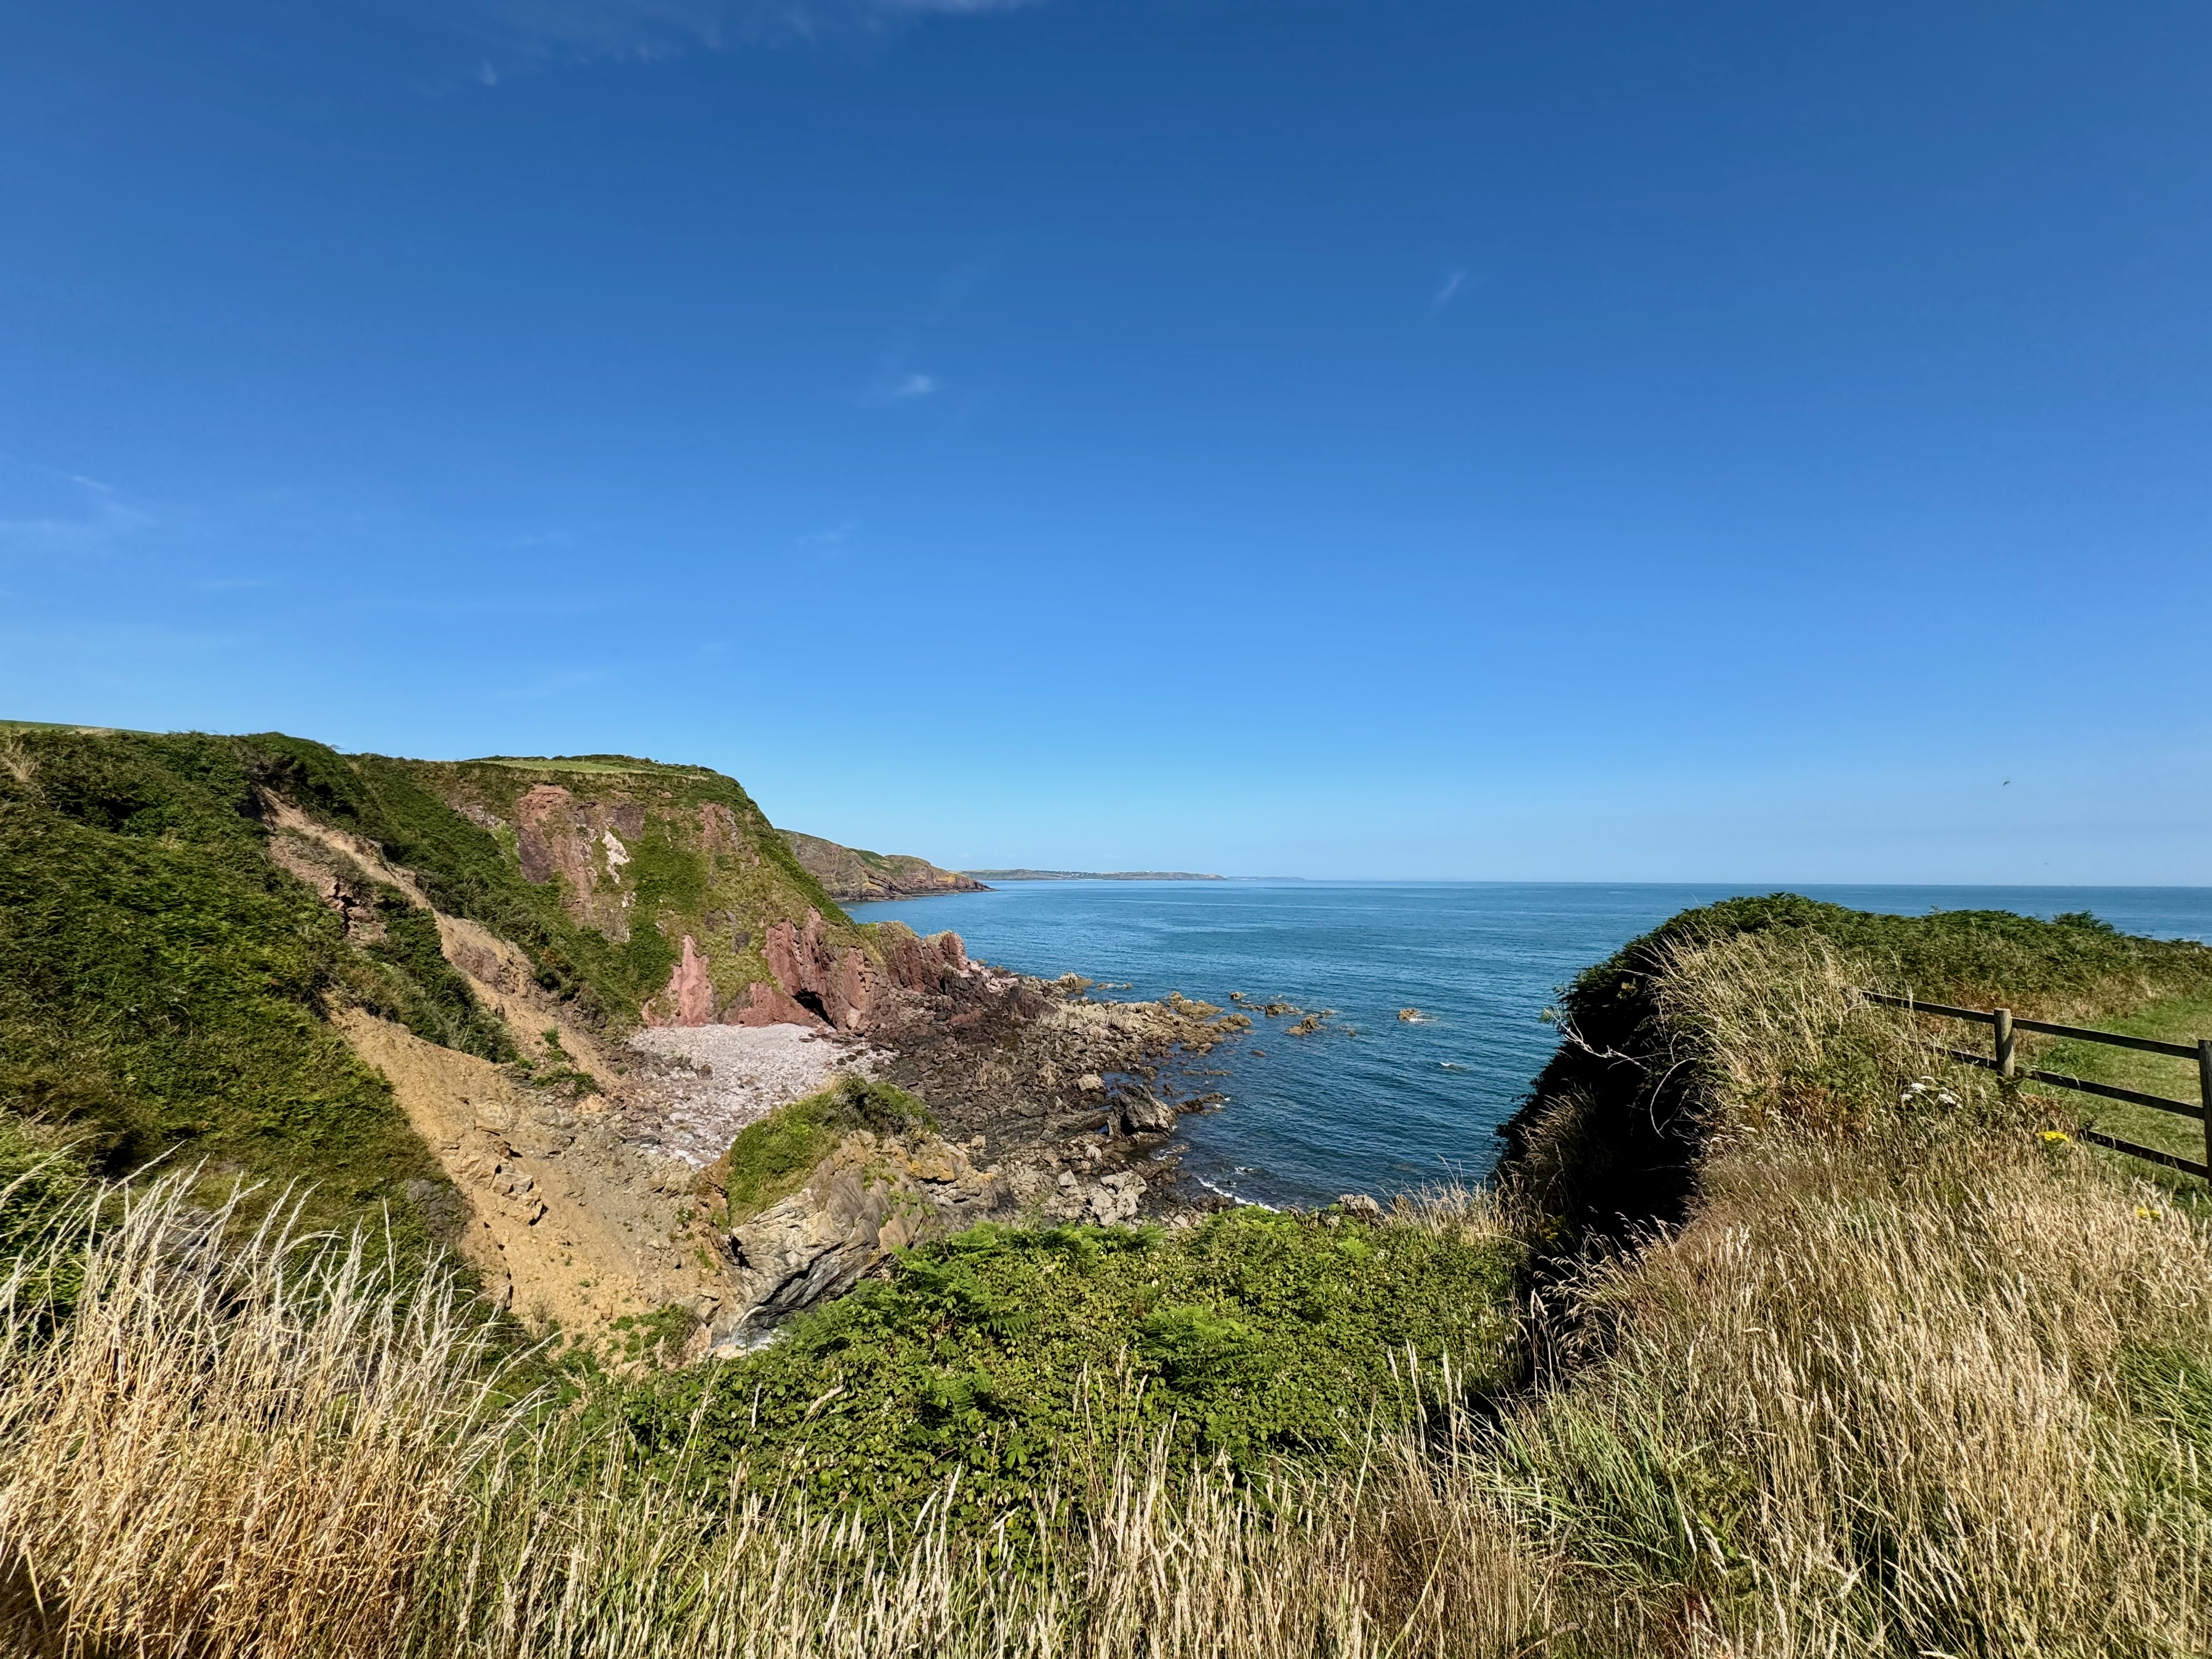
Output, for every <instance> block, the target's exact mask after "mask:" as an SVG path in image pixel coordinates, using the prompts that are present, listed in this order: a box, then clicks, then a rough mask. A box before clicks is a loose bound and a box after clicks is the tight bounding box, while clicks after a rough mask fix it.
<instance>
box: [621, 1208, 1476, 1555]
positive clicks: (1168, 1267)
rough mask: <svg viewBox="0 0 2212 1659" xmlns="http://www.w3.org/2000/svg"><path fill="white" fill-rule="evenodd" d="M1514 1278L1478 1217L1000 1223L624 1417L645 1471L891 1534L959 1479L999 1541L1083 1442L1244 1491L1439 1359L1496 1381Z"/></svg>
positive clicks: (1310, 1451) (637, 1397)
mask: <svg viewBox="0 0 2212 1659" xmlns="http://www.w3.org/2000/svg"><path fill="white" fill-rule="evenodd" d="M1516 1259H1517V1252H1516V1249H1514V1248H1513V1247H1512V1246H1511V1245H1510V1243H1509V1242H1508V1241H1507V1240H1506V1239H1505V1238H1504V1237H1503V1235H1502V1234H1501V1233H1500V1232H1499V1231H1498V1228H1497V1227H1496V1225H1495V1224H1494V1223H1492V1222H1491V1221H1490V1220H1489V1219H1488V1218H1487V1216H1486V1212H1485V1211H1484V1210H1482V1209H1481V1208H1480V1206H1476V1205H1474V1203H1473V1201H1472V1200H1468V1199H1465V1198H1463V1197H1462V1198H1461V1199H1459V1200H1453V1201H1442V1200H1440V1201H1438V1202H1437V1203H1435V1204H1433V1205H1431V1206H1426V1207H1419V1208H1409V1209H1407V1210H1406V1211H1405V1212H1403V1213H1401V1215H1400V1216H1399V1217H1397V1218H1395V1219H1393V1220H1391V1221H1389V1222H1386V1223H1385V1224H1383V1225H1376V1226H1369V1225H1364V1224H1361V1223H1358V1222H1354V1221H1350V1220H1345V1219H1341V1218H1337V1217H1334V1216H1332V1217H1328V1218H1319V1219H1317V1218H1311V1217H1297V1216H1288V1215H1274V1214H1271V1213H1269V1212H1265V1211H1260V1210H1240V1211H1234V1212H1228V1213H1225V1214H1223V1215H1219V1216H1217V1217H1214V1218H1212V1219H1211V1220H1209V1221H1207V1222H1206V1223H1204V1224H1203V1225H1200V1226H1197V1227H1194V1228H1191V1229H1188V1230H1185V1231H1163V1230H1161V1229H1158V1228H1131V1227H1091V1226H1067V1227H1055V1228H1048V1229H1021V1228H1008V1227H1000V1226H995V1225H986V1226H981V1227H978V1228H975V1229H973V1230H971V1231H968V1232H965V1233H962V1234H959V1235H957V1236H956V1237H952V1238H951V1239H947V1240H945V1241H943V1242H942V1243H934V1244H928V1245H924V1246H921V1247H919V1248H917V1249H913V1250H910V1251H908V1252H906V1253H905V1254H904V1255H902V1257H901V1258H900V1260H899V1261H898V1264H897V1266H896V1268H895V1269H894V1271H893V1272H892V1273H891V1274H890V1277H888V1278H887V1279H882V1280H879V1281H876V1282H873V1283H870V1284H866V1285H862V1286H860V1289H858V1290H857V1291H854V1293H853V1294H851V1295H849V1296H847V1297H843V1298H842V1299H841V1300H839V1301H837V1302H836V1303H833V1304H829V1305H828V1306H827V1307H824V1308H823V1309H820V1310H817V1311H815V1312H812V1313H810V1314H807V1315H805V1316H801V1317H800V1318H799V1319H797V1320H794V1321H793V1322H792V1323H791V1324H790V1325H789V1326H788V1327H787V1328H786V1329H785V1331H784V1332H783V1334H781V1336H780V1337H779V1338H778V1340H776V1341H775V1343H774V1344H773V1345H772V1346H769V1347H768V1348H766V1349H764V1350H763V1351H761V1352H757V1353H755V1354H753V1355H751V1356H750V1357H748V1358H744V1359H740V1360H736V1361H732V1362H729V1363H726V1364H708V1365H702V1366H698V1367H694V1368H692V1369H690V1370H685V1371H682V1372H679V1373H677V1374H675V1375H674V1376H669V1377H665V1378H662V1379H659V1380H656V1381H655V1382H653V1383H650V1384H648V1385H647V1386H646V1387H644V1388H641V1389H639V1390H637V1391H636V1392H635V1394H634V1395H632V1396H631V1397H630V1398H629V1400H627V1401H625V1402H624V1403H623V1407H622V1415H623V1420H624V1421H625V1422H626V1423H627V1425H629V1430H630V1431H631V1433H632V1434H633V1435H634V1436H635V1439H636V1443H637V1445H638V1446H639V1448H640V1449H641V1453H642V1454H643V1455H646V1456H647V1457H648V1458H651V1459H655V1460H659V1461H660V1462H668V1461H670V1460H673V1459H676V1458H678V1457H681V1458H683V1459H684V1460H687V1461H688V1462H689V1463H690V1466H691V1467H692V1468H694V1469H695V1470H696V1471H698V1472H700V1473H701V1474H702V1476H704V1477H706V1478H710V1479H712V1480H726V1479H728V1478H731V1477H732V1475H733V1474H735V1475H736V1476H737V1478H739V1479H740V1480H743V1481H744V1482H747V1483H749V1484H750V1486H753V1487H754V1488H755V1489H757V1490H759V1491H763V1492H775V1491H784V1490H803V1491H805V1492H809V1493H811V1495H812V1496H813V1498H814V1499H815V1500H816V1501H817V1502H818V1503H821V1504H824V1505H830V1506H834V1505H836V1504H858V1505H860V1507H862V1508H863V1509H865V1510H867V1511H868V1512H870V1513H874V1514H892V1513H898V1512H903V1511H906V1510H910V1509H911V1507H912V1505H913V1504H915V1503H916V1502H918V1501H920V1499H921V1498H922V1497H923V1496H925V1495H927V1493H928V1492H931V1491H933V1490H934V1489H935V1487H937V1486H939V1485H940V1484H942V1483H943V1482H944V1481H945V1479H946V1477H947V1476H948V1475H949V1474H951V1472H952V1471H954V1470H956V1469H957V1470H958V1471H959V1472H960V1474H961V1485H960V1488H959V1493H958V1497H957V1504H956V1507H957V1510H958V1512H959V1513H960V1514H962V1515H963V1516H968V1517H969V1518H970V1519H971V1520H994V1521H995V1520H999V1519H1002V1518H1004V1517H1005V1516H1008V1515H1010V1514H1016V1513H1018V1512H1019V1511H1021V1510H1025V1509H1026V1508H1027V1507H1028V1506H1029V1501H1030V1492H1031V1491H1032V1489H1033V1487H1034V1486H1035V1484H1036V1481H1037V1480H1038V1479H1039V1478H1040V1477H1041V1475H1042V1474H1045V1473H1047V1472H1048V1471H1050V1470H1051V1469H1052V1468H1053V1467H1054V1462H1055V1460H1056V1459H1057V1458H1058V1457H1060V1455H1062V1454H1063V1453H1064V1452H1065V1451H1066V1449H1068V1448H1070V1447H1073V1446H1078V1445H1084V1444H1090V1445H1092V1446H1094V1447H1095V1446H1097V1445H1101V1444H1103V1445H1106V1446H1109V1447H1110V1446H1111V1445H1113V1444H1115V1443H1121V1442H1127V1441H1133V1442H1138V1443H1142V1442H1146V1441H1148V1440H1150V1439H1151V1438H1152V1437H1154V1436H1159V1437H1164V1438H1163V1440H1162V1443H1163V1444H1164V1446H1165V1447H1166V1448H1167V1449H1168V1450H1169V1452H1170V1454H1171V1455H1173V1456H1175V1457H1176V1458H1178V1459H1181V1458H1195V1459H1199V1460H1201V1461H1203V1460H1211V1459H1214V1458H1217V1457H1218V1458H1220V1459H1223V1460H1225V1464H1226V1466H1227V1467H1228V1468H1231V1469H1234V1470H1237V1471H1241V1472H1243V1473H1245V1474H1252V1473H1254V1472H1256V1471H1259V1470H1261V1469H1264V1468H1267V1467H1269V1466H1270V1464H1271V1462H1272V1461H1273V1460H1274V1459H1276V1458H1278V1457H1280V1456H1284V1455H1296V1456H1299V1457H1302V1458H1309V1459H1314V1458H1317V1459H1320V1460H1322V1461H1334V1460H1340V1459H1342V1458H1344V1457H1346V1456H1348V1455H1352V1453H1353V1451H1354V1450H1355V1449H1357V1448H1358V1447H1359V1446H1361V1445H1363V1444H1364V1443H1365V1442H1366V1440H1367V1438H1368V1437H1369V1436H1370V1434H1371V1433H1372V1432H1373V1431H1376V1430H1377V1429H1400V1428H1403V1427H1406V1426H1407V1425H1410V1424H1412V1423H1413V1422H1415V1421H1417V1420H1418V1419H1419V1416H1420V1414H1421V1413H1422V1411H1423V1410H1424V1409H1425V1407H1429V1406H1432V1405H1435V1404H1437V1403H1438V1402H1437V1399H1436V1396H1435V1395H1434V1392H1433V1386H1432V1385H1433V1381H1434V1379H1435V1378H1437V1377H1438V1376H1441V1375H1442V1374H1443V1370H1444V1369H1445V1368H1446V1367H1447V1366H1448V1365H1449V1366H1451V1367H1455V1368H1456V1374H1457V1375H1458V1376H1460V1377H1461V1380H1462V1383H1487V1384H1492V1385H1494V1384H1496V1383H1498V1382H1500V1381H1502V1379H1503V1371H1504V1367H1505V1366H1506V1365H1507V1364H1509V1363H1510V1362H1509V1359H1508V1353H1509V1350H1510V1340H1509V1339H1510V1321H1509V1319H1508V1318H1507V1316H1506V1315H1505V1313H1504V1308H1505V1306H1506V1304H1507V1303H1508V1301H1509V1299H1510V1297H1509V1291H1510V1285H1511V1284H1512V1280H1513V1273H1514V1264H1515V1262H1516ZM1425 1380H1427V1382H1428V1383H1430V1384H1431V1388H1430V1391H1429V1392H1424V1382H1425Z"/></svg>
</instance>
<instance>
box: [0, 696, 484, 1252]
mask: <svg viewBox="0 0 2212 1659" xmlns="http://www.w3.org/2000/svg"><path fill="white" fill-rule="evenodd" d="M256 763H257V757H256V755H255V754H254V753H253V751H252V750H251V749H249V748H247V747H246V746H243V745H240V744H237V743H234V742H233V741H231V740H229V739H225V738H201V737H175V738H156V737H148V736H142V735H129V736H125V735H85V734H80V733H76V732H19V733H17V734H15V736H14V737H12V738H9V740H8V743H7V748H6V750H5V755H4V764H0V1119H4V1120H7V1121H10V1122H11V1123H12V1125H13V1126H14V1127H12V1128H11V1129H10V1130H9V1135H8V1137H7V1139H8V1141H9V1144H11V1145H12V1146H15V1148H16V1154H15V1155H16V1156H17V1158H18V1159H19V1161H20V1159H21V1158H27V1157H31V1156H33V1155H35V1154H36V1153H37V1152H40V1151H41V1150H45V1151H51V1150H52V1149H55V1148H63V1147H65V1148H67V1149H68V1154H67V1156H68V1158H69V1159H70V1160H71V1161H73V1162H74V1163H75V1164H77V1165H79V1166H80V1167H83V1168H87V1169H91V1170H111V1171H120V1170H125V1169H129V1168H131V1167H133V1166H135V1165H137V1164H140V1163H143V1162H144V1161H145V1160H147V1159H149V1158H155V1157H156V1156H160V1155H163V1154H167V1155H170V1156H172V1157H175V1158H182V1159H185V1160H188V1161H191V1162H199V1161H202V1160H206V1161H208V1162H210V1163H211V1164H213V1166H214V1167H215V1168H216V1170H219V1171H224V1170H227V1171H231V1172H235V1173H238V1174H240V1175H244V1176H251V1177H255V1178H268V1179H273V1180H276V1181H279V1182H282V1181H285V1180H290V1179H295V1178H298V1179H308V1180H312V1181H314V1182H317V1183H319V1200H318V1201H319V1203H323V1204H325V1205H328V1206H333V1207H334V1209H335V1210H337V1211H338V1212H343V1210H344V1209H345V1208H347V1207H349V1206H356V1205H362V1204H369V1203H376V1202H388V1203H391V1204H392V1205H393V1206H395V1210H396V1212H397V1213H398V1216H399V1217H400V1218H401V1219H402V1222H403V1225H404V1223H405V1219H406V1218H407V1217H409V1216H410V1215H411V1214H413V1213H415V1206H413V1205H412V1204H410V1202H409V1200H408V1199H407V1197H406V1189H407V1184H408V1183H409V1182H411V1181H435V1180H436V1179H437V1178H438V1171H437V1168H436V1165H435V1163H434V1162H433V1161H432V1159H431V1158H430V1157H429V1155H428V1152H427V1151H426V1150H425V1149H424V1148H423V1147H422V1145H421V1143H420V1142H419V1141H418V1140H417V1139H416V1138H415V1136H414V1135H413V1133H411V1132H410V1130H409V1128H408V1127H407V1124H406V1122H405V1120H404V1117H403V1116H402V1115H401V1114H400V1113H399V1111H398V1109H397V1108H396V1107H395V1106H394V1104H393V1103H392V1097H391V1091H390V1090H389V1088H388V1087H387V1085H386V1084H385V1082H384V1081H383V1079H380V1077H378V1076H377V1075H375V1074H374V1073H372V1072H370V1071H369V1070H368V1068H367V1067H365V1066H362V1064H361V1063H360V1062H359V1061H358V1060H356V1059H355V1058H354V1056H353V1054H352V1053H351V1051H350V1050H349V1049H348V1048H347V1047H346V1045H345V1044H344V1042H343V1041H342V1040H341V1039H340V1038H339V1037H338V1036H337V1035H336V1034H335V1033H334V1032H332V1031H331V1029H330V1027H329V1026H328V1025H327V1024H325V1021H324V1019H323V1018H322V1015H323V1014H324V1012H325V1011H326V1009H327V1007H328V1006H329V1005H330V1003H331V1000H333V999H347V1000H357V1001H360V1002H362V1003H364V1004H367V1005H368V1006H372V1007H376V1008H378V1009H380V1011H381V1012H387V1013H389V1014H391V1015H392V1016H394V1017H397V1018H410V1017H411V1019H410V1023H416V1024H419V1025H421V1027H422V1029H424V1030H426V1031H442V1032H443V1033H444V1034H445V1035H447V1036H450V1035H451V1034H452V1030H453V1025H454V1024H455V1023H456V1022H457V1021H458V1022H459V1024H461V1025H462V1026H464V1027H465V1028H467V1029H469V1030H473V1031H478V1032H481V1026H480V1024H479V1022H478V1021H477V1018H476V1015H475V1011H474V1010H473V1009H472V1008H471V1006H469V1005H468V1000H467V993H466V990H465V987H459V986H458V984H457V981H454V979H453V975H452V974H451V971H450V969H447V968H446V965H445V963H444V962H443V959H442V957H437V956H436V954H435V951H428V952H426V951H424V950H423V948H422V946H423V934H422V927H423V926H424V925H426V924H428V921H429V918H428V916H427V915H422V916H416V915H410V913H409V912H408V911H407V909H406V908H404V906H400V907H396V908H389V909H388V912H387V917H388V922H389V927H388V929H387V936H386V947H385V949H384V950H383V951H382V952H381V953H380V956H378V957H370V956H368V955H365V954H364V953H362V952H361V951H356V950H354V949H353V948H352V947H350V946H349V945H348V944H347V942H346V939H345V936H344V931H343V927H342V925H341V924H340V923H339V921H337V918H336V917H334V916H333V915H331V913H330V912H329V911H328V910H327V909H325V908H324V907H323V906H322V905H321V904H320V903H319V902H317V901H316V899H315V898H314V896H313V895H312V894H311V893H310V892H309V891H308V890H307V889H306V888H305V887H303V886H302V885H301V884H300V883H299V882H297V881H295V879H294V878H292V877H291V876H289V875H288V874H286V873H285V872H283V871H282V870H280V869H278V868H277V867H276V866H275V865H274V864H272V863H271V862H270V860H269V858H268V857H267V855H266V853H265V851H264V842H265V839H266V834H267V832H266V830H265V829H264V828H263V826H262V825H261V823H259V822H258V819H257V817H255V816H254V810H255V798H254V787H255V783H256V775H255V773H256ZM433 943H435V935H434V934H433ZM485 1040H486V1041H489V1037H488V1036H487V1037H486V1039H485ZM5 1178H6V1174H5V1172H0V1181H4V1180H5Z"/></svg>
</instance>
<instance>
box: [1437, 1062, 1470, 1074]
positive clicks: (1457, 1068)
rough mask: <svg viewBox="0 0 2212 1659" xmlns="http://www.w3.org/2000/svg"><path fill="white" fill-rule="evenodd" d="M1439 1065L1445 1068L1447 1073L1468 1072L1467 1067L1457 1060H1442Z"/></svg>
mask: <svg viewBox="0 0 2212 1659" xmlns="http://www.w3.org/2000/svg"><path fill="white" fill-rule="evenodd" d="M1437 1065H1439V1066H1443V1068H1444V1070H1446V1071H1447V1072H1464V1071H1465V1070H1467V1067H1466V1066H1462V1065H1461V1064H1460V1063H1459V1062H1458V1061H1457V1060H1438V1061H1437Z"/></svg>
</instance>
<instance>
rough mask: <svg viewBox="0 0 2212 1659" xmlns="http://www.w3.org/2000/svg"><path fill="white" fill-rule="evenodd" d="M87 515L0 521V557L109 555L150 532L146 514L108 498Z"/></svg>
mask: <svg viewBox="0 0 2212 1659" xmlns="http://www.w3.org/2000/svg"><path fill="white" fill-rule="evenodd" d="M90 507H91V510H90V511H89V512H86V513H79V514H76V515H75V516H69V517H64V516H63V515H61V514H58V513H49V514H42V515H40V517H37V518H31V519H0V555H12V556H15V557H18V558H40V557H43V558H88V557H93V556H97V555H100V554H103V553H111V552H113V551H114V550H116V548H117V546H118V544H120V543H122V542H124V541H125V540H127V539H128V538H131V537H132V536H135V535H137V534H138V533H139V532H142V531H143V530H146V529H149V528H150V527H151V526H153V525H154V524H155V523H156V522H157V520H155V517H154V515H153V514H152V513H148V512H145V511H143V509H141V508H138V507H131V506H129V505H127V504H126V503H125V502H122V501H115V500H113V499H112V498H109V497H102V498H101V499H100V500H98V501H94V502H92V503H91V504H90Z"/></svg>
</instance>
